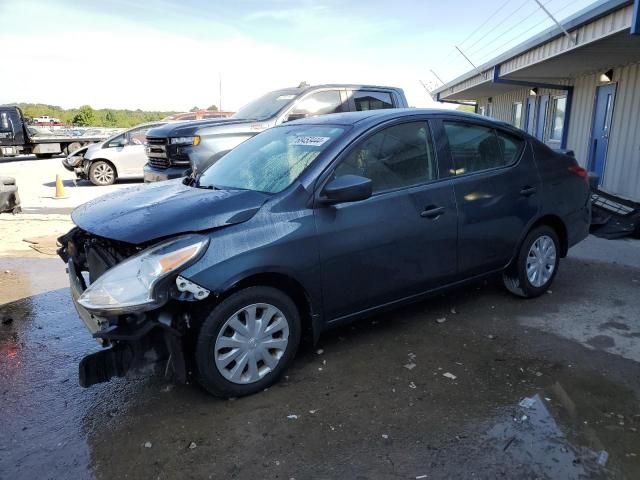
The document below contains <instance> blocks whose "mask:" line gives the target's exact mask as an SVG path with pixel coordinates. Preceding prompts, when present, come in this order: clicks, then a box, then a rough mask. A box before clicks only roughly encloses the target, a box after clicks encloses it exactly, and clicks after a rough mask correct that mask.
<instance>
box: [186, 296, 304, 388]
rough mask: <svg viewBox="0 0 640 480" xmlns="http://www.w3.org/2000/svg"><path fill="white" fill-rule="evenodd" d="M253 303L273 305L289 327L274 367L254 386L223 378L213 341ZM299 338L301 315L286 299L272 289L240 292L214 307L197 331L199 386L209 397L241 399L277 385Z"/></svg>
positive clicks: (290, 301) (291, 357)
mask: <svg viewBox="0 0 640 480" xmlns="http://www.w3.org/2000/svg"><path fill="white" fill-rule="evenodd" d="M256 303H265V304H269V305H273V306H274V307H276V308H277V309H278V310H280V312H281V313H282V315H283V316H284V320H285V322H286V323H287V325H288V342H287V346H286V348H285V349H284V353H282V355H281V357H280V358H279V360H278V362H277V364H276V365H275V367H274V368H273V369H272V370H271V371H269V372H268V373H266V374H265V375H264V376H263V377H262V378H260V379H259V380H257V381H255V382H253V383H234V382H232V381H230V380H228V379H227V378H225V376H224V375H223V374H222V373H221V371H220V370H219V369H218V366H217V365H216V360H215V355H216V351H215V345H216V340H217V339H218V335H219V334H220V331H221V329H222V328H223V327H224V325H225V323H226V322H227V320H229V319H230V318H231V317H232V316H234V314H235V313H236V312H238V311H240V310H242V309H243V308H245V307H248V306H250V305H253V304H256ZM300 335H301V324H300V313H299V312H298V309H297V308H296V305H295V303H294V302H293V301H292V300H291V299H290V298H289V297H288V296H287V295H285V294H284V293H283V292H281V291H280V290H277V289H275V288H272V287H249V288H246V289H244V290H240V291H238V292H236V293H234V294H232V295H231V296H229V297H228V298H227V299H225V300H224V301H223V302H221V303H220V304H219V305H217V306H216V307H215V308H214V309H213V311H212V312H211V313H210V314H209V315H208V316H207V318H206V319H205V321H204V323H203V324H202V326H201V327H200V331H199V332H198V337H197V342H196V351H195V363H196V370H197V377H196V378H197V380H198V383H200V385H202V387H204V388H205V389H206V390H207V391H208V392H209V393H211V394H213V395H215V396H217V397H223V398H229V397H241V396H244V395H251V394H253V393H257V392H259V391H261V390H264V389H265V388H267V387H269V386H271V385H273V384H274V383H275V382H277V381H278V379H279V378H280V376H281V375H282V373H283V372H284V371H285V369H286V368H287V367H288V366H289V365H290V363H291V362H292V360H293V358H294V357H295V355H296V352H297V350H298V346H299V344H300Z"/></svg>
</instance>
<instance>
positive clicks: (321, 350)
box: [316, 348, 324, 355]
mask: <svg viewBox="0 0 640 480" xmlns="http://www.w3.org/2000/svg"><path fill="white" fill-rule="evenodd" d="M316 353H317V354H318V355H322V354H323V353H324V350H323V349H321V348H319V349H318V350H316Z"/></svg>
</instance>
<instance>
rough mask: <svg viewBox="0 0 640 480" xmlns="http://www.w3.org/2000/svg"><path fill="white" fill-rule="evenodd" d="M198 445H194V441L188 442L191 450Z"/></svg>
mask: <svg viewBox="0 0 640 480" xmlns="http://www.w3.org/2000/svg"><path fill="white" fill-rule="evenodd" d="M197 446H198V445H196V442H191V443H190V444H189V450H193V449H194V448H196V447H197Z"/></svg>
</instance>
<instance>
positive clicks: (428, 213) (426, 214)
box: [420, 207, 445, 218]
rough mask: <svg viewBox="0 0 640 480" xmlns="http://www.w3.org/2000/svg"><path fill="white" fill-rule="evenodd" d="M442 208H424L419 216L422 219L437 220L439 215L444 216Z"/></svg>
mask: <svg viewBox="0 0 640 480" xmlns="http://www.w3.org/2000/svg"><path fill="white" fill-rule="evenodd" d="M444 212H445V209H444V207H427V208H425V209H424V210H423V211H422V213H421V214H420V216H421V217H422V218H438V217H439V216H440V215H442V214H444Z"/></svg>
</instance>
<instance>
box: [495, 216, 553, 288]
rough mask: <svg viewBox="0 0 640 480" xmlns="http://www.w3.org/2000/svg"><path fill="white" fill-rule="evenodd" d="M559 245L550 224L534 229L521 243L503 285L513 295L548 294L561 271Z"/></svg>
mask: <svg viewBox="0 0 640 480" xmlns="http://www.w3.org/2000/svg"><path fill="white" fill-rule="evenodd" d="M559 263H560V242H559V241H558V235H557V234H556V232H555V230H554V229H553V228H551V227H549V226H547V225H542V226H540V227H536V228H534V229H533V230H532V231H531V232H529V234H528V235H527V237H526V238H525V239H524V241H523V242H522V245H521V246H520V251H519V252H518V256H517V257H516V259H515V260H514V263H513V264H512V265H511V266H510V267H509V268H508V269H507V270H506V271H505V272H504V274H503V281H504V285H505V287H506V288H507V290H509V291H510V292H511V293H513V294H515V295H518V296H520V297H525V298H533V297H537V296H539V295H542V294H543V293H544V292H546V291H547V289H548V288H549V286H551V283H552V282H553V279H554V278H555V276H556V273H557V271H558V265H559Z"/></svg>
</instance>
